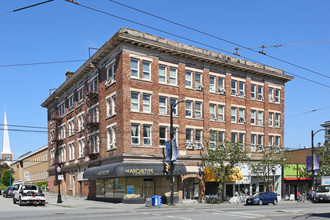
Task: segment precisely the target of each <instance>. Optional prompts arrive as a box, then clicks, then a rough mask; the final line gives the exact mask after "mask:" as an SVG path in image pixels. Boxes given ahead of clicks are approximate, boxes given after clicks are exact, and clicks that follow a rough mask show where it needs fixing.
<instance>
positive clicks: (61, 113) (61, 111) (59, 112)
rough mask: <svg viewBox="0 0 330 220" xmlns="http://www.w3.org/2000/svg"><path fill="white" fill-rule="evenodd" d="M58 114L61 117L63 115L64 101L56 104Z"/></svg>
mask: <svg viewBox="0 0 330 220" xmlns="http://www.w3.org/2000/svg"><path fill="white" fill-rule="evenodd" d="M58 115H59V116H60V117H63V116H64V115H65V102H63V103H62V104H60V105H59V106H58Z"/></svg>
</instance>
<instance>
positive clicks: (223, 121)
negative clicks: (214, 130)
mask: <svg viewBox="0 0 330 220" xmlns="http://www.w3.org/2000/svg"><path fill="white" fill-rule="evenodd" d="M210 122H222V123H225V122H226V121H225V120H212V119H210Z"/></svg>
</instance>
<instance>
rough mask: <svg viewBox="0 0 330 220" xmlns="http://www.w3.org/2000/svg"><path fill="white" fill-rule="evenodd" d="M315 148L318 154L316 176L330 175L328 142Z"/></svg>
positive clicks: (329, 147) (329, 146) (329, 148)
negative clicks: (318, 166)
mask: <svg viewBox="0 0 330 220" xmlns="http://www.w3.org/2000/svg"><path fill="white" fill-rule="evenodd" d="M315 150H316V153H315V154H316V155H318V156H319V161H320V170H319V171H318V172H317V174H318V176H319V177H321V176H327V175H330V144H327V145H325V146H324V147H318V148H316V149H315Z"/></svg>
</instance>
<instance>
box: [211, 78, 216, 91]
mask: <svg viewBox="0 0 330 220" xmlns="http://www.w3.org/2000/svg"><path fill="white" fill-rule="evenodd" d="M215 79H216V77H215V76H210V92H215Z"/></svg>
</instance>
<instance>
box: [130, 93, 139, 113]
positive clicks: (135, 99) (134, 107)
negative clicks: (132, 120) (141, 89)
mask: <svg viewBox="0 0 330 220" xmlns="http://www.w3.org/2000/svg"><path fill="white" fill-rule="evenodd" d="M139 97H140V94H139V93H138V92H131V111H134V112H138V111H140V109H139V106H140V102H139V101H140V100H139Z"/></svg>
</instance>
